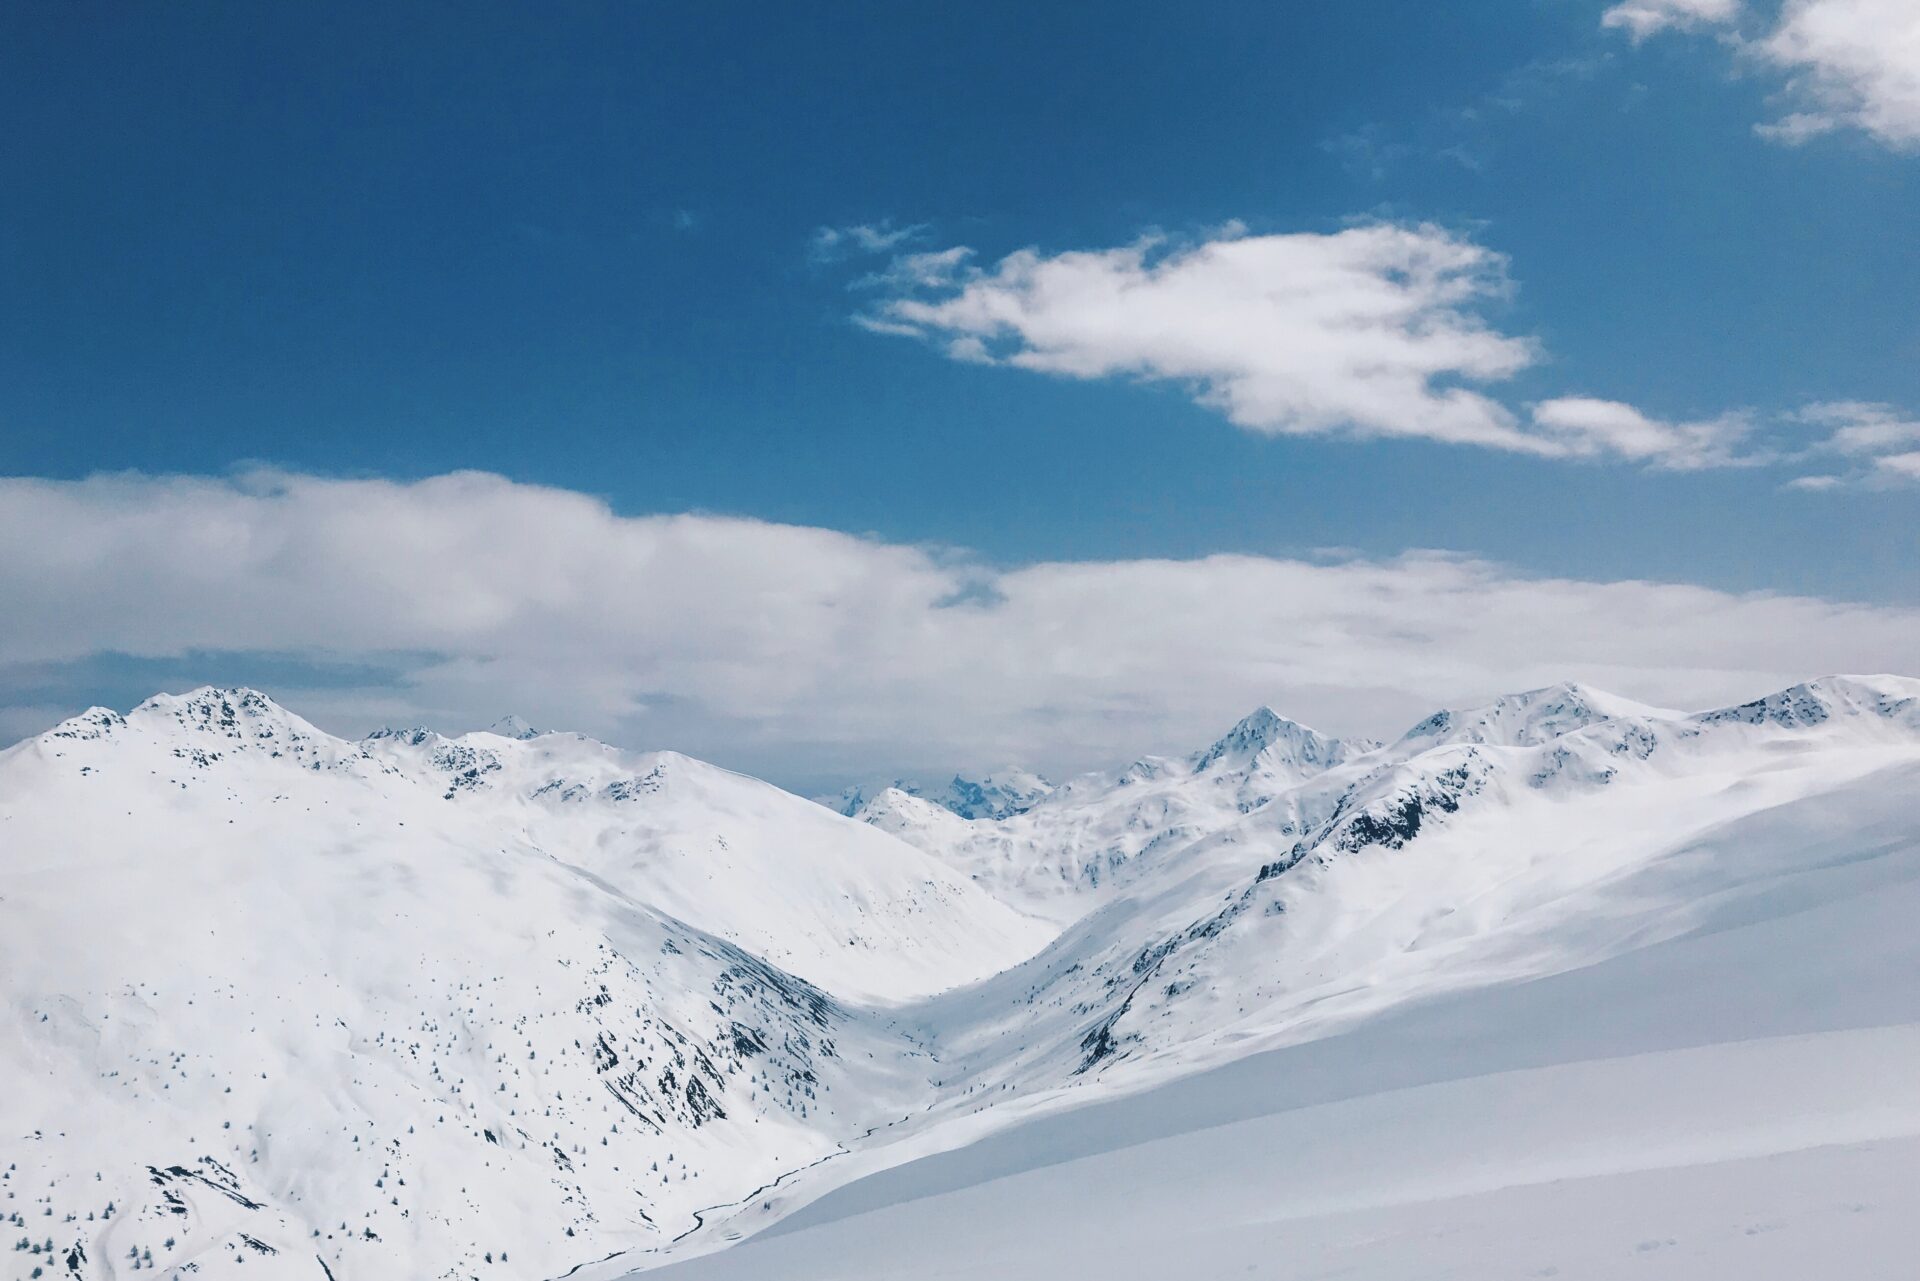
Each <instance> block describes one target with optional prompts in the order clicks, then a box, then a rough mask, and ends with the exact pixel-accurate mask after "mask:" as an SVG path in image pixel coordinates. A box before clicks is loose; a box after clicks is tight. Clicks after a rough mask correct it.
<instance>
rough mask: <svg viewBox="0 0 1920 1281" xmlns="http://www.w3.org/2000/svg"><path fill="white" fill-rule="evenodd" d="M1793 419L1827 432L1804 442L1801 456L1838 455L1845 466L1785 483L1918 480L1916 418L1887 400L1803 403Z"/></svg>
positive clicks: (1919, 426) (1818, 485)
mask: <svg viewBox="0 0 1920 1281" xmlns="http://www.w3.org/2000/svg"><path fill="white" fill-rule="evenodd" d="M1794 419H1795V421H1796V422H1798V423H1801V424H1803V425H1806V426H1812V427H1818V428H1823V429H1825V431H1826V433H1827V434H1826V435H1825V436H1823V437H1821V438H1820V439H1818V440H1815V441H1813V442H1812V443H1811V444H1810V445H1808V446H1807V448H1806V449H1805V450H1803V451H1802V452H1801V454H1800V457H1801V458H1803V459H1806V460H1815V459H1822V458H1824V459H1825V460H1826V461H1828V462H1829V463H1831V462H1833V461H1835V460H1838V461H1840V462H1841V463H1842V464H1843V465H1844V466H1845V467H1846V469H1847V470H1846V471H1845V472H1843V473H1840V474H1829V475H1821V476H1802V477H1800V478H1798V479H1797V480H1794V481H1792V482H1789V483H1791V484H1792V485H1793V486H1794V487H1795V488H1799V489H1838V488H1840V487H1842V486H1844V485H1849V484H1856V483H1868V484H1874V483H1878V484H1899V483H1904V482H1905V481H1908V480H1915V479H1920V469H1916V468H1915V466H1914V465H1913V460H1914V459H1920V418H1915V417H1914V416H1913V415H1911V414H1908V413H1903V412H1902V411H1900V410H1899V409H1897V408H1895V407H1894V406H1892V405H1886V404H1879V403H1875V402H1871V401H1858V400H1840V401H1827V402H1823V403H1820V404H1815V405H1808V406H1806V407H1805V408H1804V409H1802V410H1800V412H1799V413H1797V414H1795V415H1794Z"/></svg>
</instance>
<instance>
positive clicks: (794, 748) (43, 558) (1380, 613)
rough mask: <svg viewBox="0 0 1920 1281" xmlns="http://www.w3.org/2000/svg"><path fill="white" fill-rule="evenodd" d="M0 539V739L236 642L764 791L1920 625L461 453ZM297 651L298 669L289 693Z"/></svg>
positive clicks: (97, 493) (1676, 670) (383, 713)
mask: <svg viewBox="0 0 1920 1281" xmlns="http://www.w3.org/2000/svg"><path fill="white" fill-rule="evenodd" d="M0 546H5V547H6V548H8V555H7V556H5V557H4V558H0V599H4V600H6V601H7V602H8V611H9V614H8V617H9V626H7V627H5V628H0V723H5V724H11V725H14V726H16V727H21V726H22V721H21V719H20V717H21V715H24V714H25V713H24V712H19V711H16V712H14V713H9V711H8V704H18V705H20V706H22V707H30V708H32V709H34V711H33V714H36V715H46V714H47V713H48V710H49V704H48V698H47V694H46V691H47V690H48V689H49V688H54V687H58V686H59V685H60V682H59V681H58V680H57V679H56V677H57V673H58V668H59V666H60V665H61V664H81V663H87V662H90V661H93V660H94V656H97V655H101V654H119V655H130V656H137V657H141V658H145V659H148V660H156V659H169V660H172V659H178V660H179V661H178V662H170V663H169V664H168V670H169V671H170V672H173V673H174V676H175V678H177V680H179V681H184V682H188V683H191V682H192V681H193V680H195V679H197V677H196V676H195V672H196V671H197V670H199V669H198V667H197V664H198V662H199V661H200V660H199V659H197V658H196V657H195V656H196V655H202V654H205V653H206V652H208V651H217V652H218V662H217V670H209V675H214V674H217V676H218V677H219V678H221V679H225V680H235V679H239V680H246V679H248V678H249V677H248V670H249V658H248V656H249V655H252V656H254V658H255V659H256V660H257V661H256V662H255V664H254V668H255V670H256V671H257V672H259V673H264V675H263V676H260V677H258V678H257V681H258V683H262V684H266V685H267V686H268V687H269V689H270V690H271V691H276V692H280V693H282V694H285V695H287V696H288V697H289V698H291V699H292V700H293V701H294V703H295V706H296V707H297V708H298V709H299V710H302V711H304V712H308V713H310V714H312V715H313V716H315V717H316V718H317V719H319V720H320V721H321V723H322V724H325V725H328V726H330V727H332V728H336V729H339V730H344V731H348V732H354V733H359V732H364V731H365V730H367V729H369V728H371V727H372V726H374V725H376V724H379V723H381V722H383V721H396V720H397V721H401V722H416V721H425V722H427V723H431V724H436V725H440V726H444V727H449V728H458V727H461V726H472V725H484V724H486V723H488V722H490V721H492V720H493V719H494V718H496V717H497V716H499V715H500V714H501V713H502V712H505V711H518V712H520V713H522V714H523V715H526V716H527V717H529V718H530V719H533V720H534V721H535V723H538V724H547V725H556V726H565V727H572V728H578V729H582V730H586V731H589V732H594V733H598V734H600V735H602V736H606V737H611V738H615V739H618V740H621V741H625V742H629V743H633V744H635V745H645V746H674V747H679V748H682V749H683V750H689V751H694V752H696V753H700V754H705V755H716V756H719V757H720V758H721V759H723V760H724V761H725V762H727V763H730V764H735V765H738V766H741V767H744V768H750V769H754V770H756V771H772V772H775V773H777V774H779V775H780V776H782V777H784V778H790V779H791V778H797V777H801V776H805V777H809V778H819V777H821V776H823V775H826V774H833V773H838V772H846V773H850V774H857V773H860V772H862V771H866V770H873V769H885V768H889V767H902V766H905V767H917V766H920V765H922V764H942V763H944V764H962V763H979V764H986V763H995V762H1000V761H1005V760H1010V759H1018V760H1025V761H1029V762H1031V763H1034V764H1036V765H1042V766H1049V767H1055V768H1070V767H1073V766H1079V765H1093V764H1099V763H1105V762H1107V761H1109V760H1111V758H1112V756H1113V754H1114V753H1115V752H1116V751H1117V750H1135V749H1140V748H1164V749H1177V748H1183V747H1186V746H1190V745H1192V744H1194V743H1197V742H1201V741H1204V739H1205V737H1206V736H1207V735H1209V734H1210V733H1213V732H1216V731H1217V730H1218V729H1219V728H1220V726H1222V725H1224V724H1227V723H1230V722H1231V721H1232V720H1233V719H1234V718H1235V717H1236V716H1238V715H1239V714H1240V713H1241V712H1244V711H1245V710H1246V708H1248V707H1250V706H1253V705H1254V704H1256V703H1259V702H1262V701H1268V702H1273V703H1275V704H1276V705H1278V706H1281V707H1283V708H1285V709H1286V710H1288V711H1289V712H1292V713H1294V714H1297V715H1299V716H1301V717H1303V718H1305V719H1307V720H1309V721H1315V722H1322V723H1323V724H1324V725H1325V727H1326V728H1329V729H1332V730H1336V731H1346V732H1364V733H1392V732H1397V731H1398V730H1399V729H1401V728H1404V726H1405V725H1406V724H1408V723H1411V722H1412V721H1413V720H1414V719H1416V718H1417V717H1419V716H1420V715H1422V714H1424V713H1425V712H1426V711H1428V710H1430V709H1431V708H1432V707H1434V706H1436V705H1440V704H1443V703H1447V702H1451V701H1456V700H1459V699H1462V698H1469V697H1474V696H1477V695H1482V694H1486V693H1490V692H1495V691H1499V690H1505V689H1512V688H1515V687H1522V686H1527V685H1539V684H1545V683H1547V682H1549V681H1552V680H1556V679H1560V678H1562V677H1569V676H1571V677H1577V678H1580V679H1584V680H1590V681H1593V682H1595V683H1596V684H1599V685H1602V686H1604V687H1611V688H1616V689H1619V690H1620V691H1621V692H1623V693H1626V694H1630V695H1634V696H1637V697H1641V698H1646V699H1649V700H1652V701H1655V702H1661V703H1667V704H1677V705H1694V706H1699V705H1706V704H1711V703H1716V702H1721V701H1724V700H1729V699H1733V698H1737V697H1742V696H1747V695H1751V694H1754V693H1758V692H1762V691H1764V690H1767V689H1769V688H1771V687H1775V686H1778V685H1781V684H1784V683H1787V682H1788V681H1789V680H1792V679H1796V678H1799V677H1803V676H1807V675H1812V674H1815V673H1818V672H1823V671H1832V670H1870V671H1871V670H1888V669H1897V668H1900V667H1902V666H1906V665H1910V664H1911V661H1912V657H1913V637H1914V636H1915V635H1916V633H1917V632H1920V611H1915V610H1912V609H1903V608H1892V607H1871V606H1863V605H1852V604H1846V603H1841V602H1833V601H1826V600H1820V599H1815V598H1810V597H1795V596H1781V595H1775V594H1753V595H1744V594H1738V593H1728V592H1722V591H1715V590H1710V589H1707V588H1703V587H1697V586H1686V585H1678V584H1661V583H1649V582H1640V581H1612V582H1594V581H1584V580H1578V579H1564V578H1539V577H1534V576H1530V575H1527V574H1523V573H1520V572H1517V571H1515V570H1512V569H1510V568H1506V567H1503V566H1501V565H1497V564H1491V563H1487V562H1484V561H1479V560H1473V559H1469V558H1463V557H1459V556H1451V555H1444V554H1439V553H1430V552H1429V553H1417V554H1412V555H1407V556H1402V557H1398V558H1395V559H1391V560H1384V561H1381V560H1367V559H1359V558H1354V557H1352V556H1350V555H1345V554H1333V555H1330V556H1326V557H1317V558H1314V559H1285V558H1275V557H1265V556H1238V555H1219V556H1208V557H1203V558H1199V559H1193V560H1123V561H1098V562H1080V561H1053V562H1044V563H1039V564H1030V565H1025V566H1020V567H1015V568H999V567H994V566H990V565H986V564H983V563H981V562H979V561H977V560H975V559H973V558H971V557H968V556H966V555H964V554H960V553H956V552H954V551H952V550H940V549H929V548H923V547H914V546H903V545H899V544H893V543H886V542H880V541H876V540H873V539H867V538H858V537H853V536H850V535H847V534H843V533H838V532H835V531H833V530H828V529H817V528H807V527H801V526H792V525H776V524H769V523H765V522H761V521H753V520H741V519H731V518H726V517H716V516H689V515H670V516H622V515H619V514H616V513H615V512H613V511H611V510H609V509H608V507H607V506H606V505H605V504H604V503H602V502H600V501H598V500H596V499H594V498H591V497H589V496H587V495H583V494H579V493H575V492H570V491H566V490H559V489H550V488H544V487H539V486H532V485H521V484H515V483H513V482H510V481H508V480H505V479H502V478H501V477H498V476H492V475H484V474H477V473H458V474H453V475H445V476H438V477H433V478H430V479H427V480H422V481H417V482H409V483H399V482H392V481H383V480H331V479H322V478H317V477H313V476H305V475H297V474H287V473H279V472H260V473H252V474H248V475H244V476H238V477H229V478H213V477H153V476H142V475H118V476H102V477H95V478H93V479H89V480H81V481H45V480H28V479H14V480H4V481H0ZM300 656H305V657H307V658H308V659H309V660H311V661H313V662H314V663H316V664H317V665H321V666H323V667H324V668H325V669H326V671H327V672H329V673H330V675H329V676H328V677H327V678H326V679H323V680H315V681H314V682H313V683H312V685H311V687H309V688H301V687H300V682H299V680H298V676H297V673H296V672H295V671H294V670H293V669H292V664H293V662H294V660H295V659H297V658H298V657H300ZM361 660H364V662H365V665H366V667H367V669H368V671H369V673H370V675H369V676H368V677H367V680H366V683H365V684H364V685H362V684H358V683H356V680H355V678H354V677H353V676H352V675H351V673H352V671H353V664H354V663H355V662H356V661H361ZM21 672H31V673H32V679H31V680H25V679H21V680H18V681H13V682H12V683H11V684H9V680H10V678H11V677H12V676H13V675H14V674H17V673H21ZM69 710H77V709H69Z"/></svg>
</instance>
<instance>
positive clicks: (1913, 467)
mask: <svg viewBox="0 0 1920 1281" xmlns="http://www.w3.org/2000/svg"><path fill="white" fill-rule="evenodd" d="M1873 465H1874V466H1875V467H1876V468H1877V469H1878V470H1879V471H1881V472H1882V473H1885V474H1887V475H1891V476H1897V477H1899V478H1900V479H1902V480H1920V449H1916V450H1913V451H1910V452H1908V453H1904V454H1883V455H1881V456H1880V457H1878V458H1876V459H1874V460H1873Z"/></svg>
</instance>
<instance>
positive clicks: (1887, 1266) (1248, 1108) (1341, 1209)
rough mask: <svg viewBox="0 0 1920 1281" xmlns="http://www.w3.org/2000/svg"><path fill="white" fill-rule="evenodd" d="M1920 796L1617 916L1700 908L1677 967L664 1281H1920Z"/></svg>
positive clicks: (1646, 878)
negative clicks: (1917, 1279) (1082, 1279)
mask: <svg viewBox="0 0 1920 1281" xmlns="http://www.w3.org/2000/svg"><path fill="white" fill-rule="evenodd" d="M1916 794H1920V767H1915V766H1913V765H1907V766H1897V767H1894V768H1893V769H1891V770H1888V771H1879V772H1875V773H1871V774H1868V775H1865V776H1863V777H1861V778H1858V779H1856V780H1855V781H1854V782H1853V783H1851V784H1848V785H1845V786H1842V787H1840V788H1837V789H1835V790H1833V791H1831V792H1829V793H1827V794H1825V795H1823V796H1820V797H1816V798H1803V799H1801V800H1797V801H1793V802H1789V803H1788V804H1786V805H1784V806H1782V807H1778V808H1775V809H1773V810H1768V811H1763V812H1761V813H1759V814H1756V815H1754V816H1753V817H1751V818H1748V819H1745V820H1742V821H1739V822H1736V823H1734V824H1731V825H1729V826H1726V827H1725V828H1723V829H1720V830H1719V831H1718V832H1716V834H1715V835H1714V836H1713V837H1712V838H1711V839H1710V840H1708V841H1706V842H1704V843H1701V844H1698V845H1696V846H1694V847H1693V848H1692V849H1691V851H1690V852H1689V854H1688V856H1686V857H1684V858H1679V859H1671V860H1656V861H1655V862H1653V863H1651V864H1649V865H1648V866H1647V867H1645V868H1644V869H1642V870H1640V871H1638V872H1635V873H1632V874H1629V875H1628V876H1626V877H1624V878H1622V879H1621V880H1620V881H1619V882H1618V883H1617V884H1615V885H1613V886H1611V887H1610V888H1609V889H1608V891H1607V892H1606V894H1605V895H1604V900H1605V902H1606V903H1607V905H1608V906H1609V908H1610V909H1611V910H1613V911H1623V910H1627V905H1630V904H1638V905H1640V907H1641V908H1642V909H1646V910H1650V911H1653V912H1655V913H1656V914H1657V913H1658V912H1659V911H1660V910H1661V909H1660V908H1659V906H1657V905H1666V907H1667V908H1668V909H1672V908H1674V907H1676V906H1678V905H1680V904H1683V903H1684V904H1687V905H1688V906H1687V907H1686V908H1685V909H1684V911H1685V914H1686V916H1687V917H1688V918H1689V919H1688V921H1687V923H1686V925H1685V926H1684V927H1683V928H1682V929H1681V931H1680V932H1679V933H1677V934H1675V935H1674V936H1673V937H1671V938H1668V939H1665V940H1664V941H1661V942H1658V943H1652V944H1649V945H1646V946H1640V947H1635V948H1633V949H1631V950H1628V951H1625V952H1623V953H1621V954H1619V955H1617V956H1614V957H1612V958H1611V959H1607V960H1603V961H1598V962H1596V963H1594V964H1591V965H1586V966H1581V967H1579V968H1575V969H1571V970H1566V971H1563V972H1561V973H1558V974H1556V975H1553V976H1549V977H1545V978H1541V979H1536V980H1532V981H1525V982H1516V983H1504V984H1495V985H1492V986H1487V987H1475V988H1470V989H1467V990H1463V991H1460V992H1456V993H1452V994H1449V995H1445V996H1439V997H1434V998H1431V999H1426V1000H1419V1001H1414V1002H1411V1003H1408V1004H1406V1005H1402V1006H1400V1007H1398V1008H1396V1009H1393V1010H1391V1011H1388V1012H1385V1013H1383V1014H1380V1015H1378V1016H1377V1017H1374V1018H1372V1019H1369V1020H1366V1021H1364V1022H1361V1023H1358V1024H1355V1025H1353V1026H1351V1027H1348V1028H1347V1029H1345V1030H1343V1031H1341V1032H1338V1033H1335V1034H1332V1035H1326V1036H1320V1037H1316V1038H1313V1039H1309V1040H1306V1041H1303V1042H1301V1043H1299V1044H1295V1045H1292V1046H1289V1047H1287V1048H1283V1049H1278V1050H1271V1051H1267V1052H1264V1053H1260V1054H1256V1055H1253V1056H1251V1057H1247V1058H1243V1059H1240V1060H1239V1061H1237V1062H1234V1063H1231V1064H1229V1065H1227V1066H1224V1067H1220V1068H1216V1069H1214V1070H1211V1071H1208V1072H1203V1073H1200V1074H1197V1075H1190V1076H1186V1077H1183V1078H1181V1079H1179V1080H1176V1081H1174V1082H1171V1083H1169V1084H1166V1085H1163V1086H1161V1087H1159V1088H1157V1089H1154V1090H1151V1091H1149V1092H1146V1093H1139V1094H1132V1095H1127V1096H1123V1097H1120V1098H1116V1099H1111V1100H1109V1101H1103V1102H1098V1103H1094V1104H1092V1105H1090V1106H1086V1107H1083V1108H1078V1109H1074V1110H1070V1111H1065V1112H1059V1113H1055V1114H1051V1115H1041V1116H1038V1117H1035V1118H1033V1119H1030V1120H1028V1121H1027V1122H1026V1123H1024V1124H1021V1125H1017V1126H1013V1127H1010V1128H1006V1129H1003V1130H1001V1131H1000V1132H998V1133H995V1134H993V1135H991V1136H989V1137H986V1138H984V1139H982V1140H980V1141H979V1142H976V1143H974V1144H972V1145H971V1146H968V1147H963V1148H960V1149H958V1150H954V1151H949V1152H943V1153H938V1152H937V1153H936V1154H933V1155H927V1156H924V1157H921V1158H920V1159H918V1160H911V1161H907V1162H905V1163H903V1164H899V1165H897V1166H896V1167H894V1168H890V1169H882V1170H880V1171H879V1172H878V1173H875V1174H873V1175H872V1176H871V1177H869V1178H867V1179H865V1180H862V1181H859V1182H854V1183H851V1184H850V1185H849V1186H845V1187H843V1188H841V1189H840V1190H839V1191H837V1192H832V1193H829V1194H828V1195H826V1196H825V1197H824V1198H823V1199H821V1200H819V1201H818V1202H816V1203H814V1204H812V1205H810V1206H808V1207H806V1208H804V1209H801V1210H800V1211H799V1212H798V1213H797V1214H794V1215H793V1217H791V1218H790V1219H788V1220H787V1221H785V1222H783V1223H780V1224H779V1225H778V1226H776V1227H774V1228H773V1229H771V1230H770V1231H769V1232H768V1233H766V1234H765V1236H764V1237H761V1238H756V1239H754V1240H751V1241H749V1242H747V1243H746V1244H744V1245H741V1246H737V1247H735V1248H733V1249H730V1250H726V1251H723V1252H721V1253H718V1254H714V1255H711V1256H709V1257H706V1258H702V1259H697V1260H695V1261H692V1262H689V1263H684V1264H681V1265H678V1266H672V1267H668V1268H666V1269H665V1270H663V1271H659V1272H654V1273H649V1274H648V1275H649V1276H650V1277H651V1276H658V1277H661V1278H662V1281H667V1279H671V1281H735V1279H736V1278H748V1277H759V1276H767V1275H778V1276H781V1277H783V1278H788V1279H789V1281H826V1279H828V1278H832V1279H833V1281H867V1279H869V1278H871V1279H874V1281H878V1278H882V1277H897V1276H902V1275H910V1276H913V1277H916V1278H922V1279H926V1281H931V1279H933V1278H958V1277H974V1276H993V1277H999V1278H1005V1279H1006V1281H1051V1278H1055V1277H1061V1276H1100V1277H1104V1278H1111V1279H1112V1281H1149V1279H1158V1278H1164V1277H1169V1276H1242V1275H1257V1276H1261V1277H1271V1278H1282V1279H1285V1278H1300V1279H1302V1281H1304V1279H1305V1278H1320V1277H1328V1276H1340V1277H1352V1278H1356V1279H1357V1281H1404V1279H1405V1278H1409V1277H1422V1278H1426V1277H1434V1278H1461V1279H1463V1281H1465V1279H1467V1278H1474V1279H1479V1278H1488V1277H1556V1278H1568V1279H1573V1278H1594V1279H1599V1278H1617V1277H1625V1276H1632V1277H1652V1278H1666V1279H1669V1281H1680V1279H1684V1281H1717V1279H1718V1278H1724V1277H1741V1278H1751V1279H1754V1281H1800V1279H1801V1278H1805V1277H1811V1276H1844V1277H1847V1278H1849V1279H1850V1281H1898V1279H1901V1278H1905V1277H1908V1276H1911V1275H1912V1261H1913V1260H1914V1259H1915V1258H1916V1257H1920V985H1916V984H1915V983H1914V982H1913V976H1914V975H1915V974H1916V973H1920V934H1916V932H1915V931H1914V930H1913V929H1912V928H1911V923H1912V921H1913V920H1914V919H1915V916H1916V914H1920V820H1916V817H1915V814H1914V812H1913V804H1912V800H1913V797H1914V796H1915V795H1916ZM791 1195H794V1196H795V1197H796V1199H799V1198H801V1197H804V1195H805V1193H804V1191H801V1190H796V1191H795V1192H794V1193H792V1194H791Z"/></svg>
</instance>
